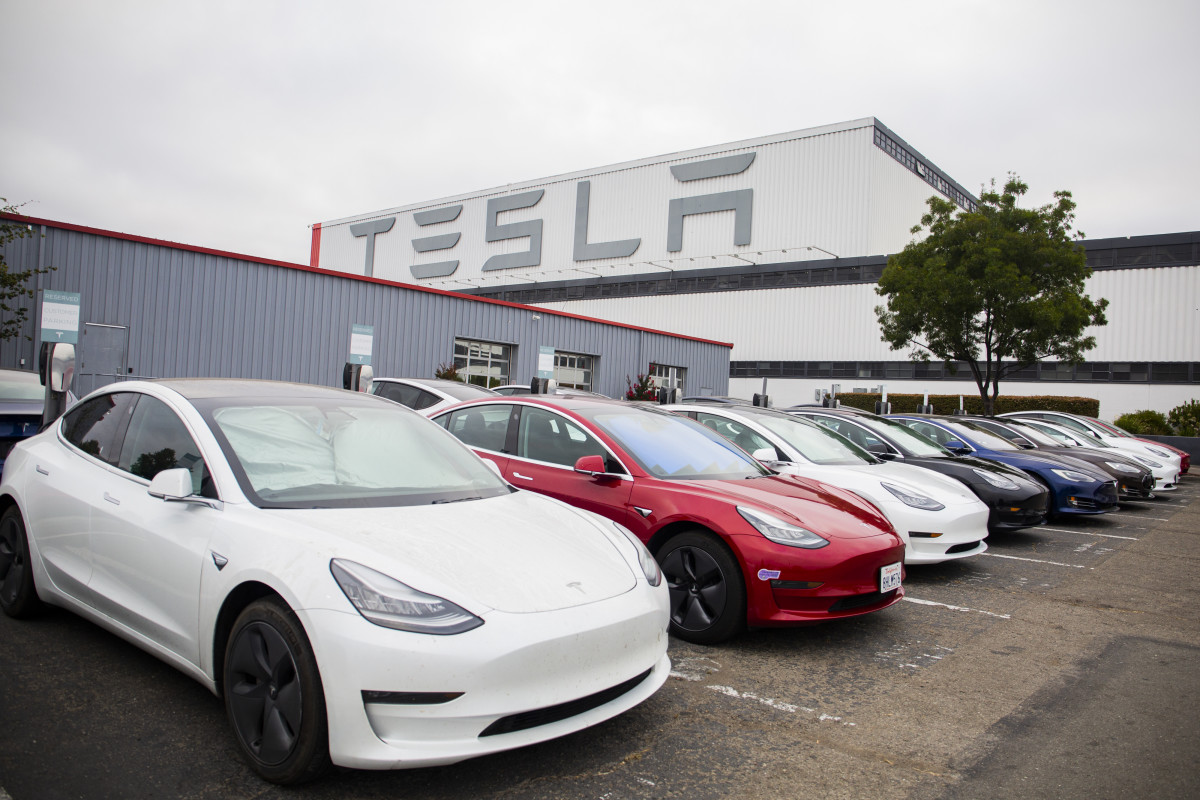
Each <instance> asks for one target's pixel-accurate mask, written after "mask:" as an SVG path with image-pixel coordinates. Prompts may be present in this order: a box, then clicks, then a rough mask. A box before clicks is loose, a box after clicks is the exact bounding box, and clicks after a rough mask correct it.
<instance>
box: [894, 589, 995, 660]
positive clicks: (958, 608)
mask: <svg viewBox="0 0 1200 800" xmlns="http://www.w3.org/2000/svg"><path fill="white" fill-rule="evenodd" d="M904 599H905V600H907V601H908V602H910V603H916V604H918V605H922V606H939V607H941V608H948V609H950V610H951V611H973V612H975V613H976V614H986V615H988V616H989V617H997V618H999V619H1012V617H1010V616H1009V615H1008V614H993V613H992V612H991V611H980V610H979V609H978V608H965V607H964V606H952V605H950V604H949V603H937V602H934V601H933V600H918V599H917V598H915V597H909V596H908V595H905V596H904ZM938 658H941V656H938Z"/></svg>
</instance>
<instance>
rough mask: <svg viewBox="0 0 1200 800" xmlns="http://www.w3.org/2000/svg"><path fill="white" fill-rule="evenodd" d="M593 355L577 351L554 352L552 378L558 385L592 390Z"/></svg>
mask: <svg viewBox="0 0 1200 800" xmlns="http://www.w3.org/2000/svg"><path fill="white" fill-rule="evenodd" d="M594 363H595V356H585V355H580V354H579V353H560V352H557V351H556V352H555V353H554V380H556V381H558V385H559V386H564V387H567V388H570V389H584V390H585V391H589V392H590V391H592V374H593V369H592V366H593V364H594Z"/></svg>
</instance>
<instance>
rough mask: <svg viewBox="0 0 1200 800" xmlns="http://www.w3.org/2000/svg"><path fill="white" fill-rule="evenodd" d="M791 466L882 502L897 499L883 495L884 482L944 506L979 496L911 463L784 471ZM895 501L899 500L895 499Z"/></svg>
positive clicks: (803, 466) (813, 466)
mask: <svg viewBox="0 0 1200 800" xmlns="http://www.w3.org/2000/svg"><path fill="white" fill-rule="evenodd" d="M789 468H790V469H794V470H795V471H796V472H795V474H797V475H804V476H806V477H810V478H815V479H817V480H820V481H824V482H826V483H831V484H833V485H834V486H840V487H842V488H843V489H850V490H851V491H854V492H859V493H865V494H867V496H868V497H869V498H871V499H872V500H875V498H876V497H878V498H880V499H881V500H883V501H885V502H890V501H892V500H896V498H895V497H893V496H892V495H890V494H887V495H884V494H882V492H883V491H884V490H883V488H882V487H881V486H880V483H882V482H887V483H890V484H892V485H894V486H897V487H899V488H901V489H904V490H906V491H909V492H913V493H915V494H923V495H925V496H927V497H929V498H931V499H933V500H936V501H938V502H939V503H941V504H942V505H944V506H960V505H975V504H977V503H978V502H979V498H978V497H977V496H976V494H975V493H974V492H972V491H971V490H970V489H968V488H967V487H966V486H965V485H963V484H962V483H961V482H959V481H956V480H954V479H953V478H947V477H945V476H943V475H939V474H938V473H936V472H933V471H932V470H928V469H924V468H922V467H916V466H912V465H910V464H896V463H894V462H890V461H884V462H881V463H879V464H839V465H836V466H835V465H824V464H811V463H809V464H788V465H784V466H783V467H780V469H782V470H784V471H788V470H789ZM897 502H900V501H899V500H897Z"/></svg>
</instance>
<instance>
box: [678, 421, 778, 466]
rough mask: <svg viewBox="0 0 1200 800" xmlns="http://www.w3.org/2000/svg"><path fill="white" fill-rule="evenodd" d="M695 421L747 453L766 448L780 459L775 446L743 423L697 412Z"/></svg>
mask: <svg viewBox="0 0 1200 800" xmlns="http://www.w3.org/2000/svg"><path fill="white" fill-rule="evenodd" d="M689 416H690V415H689ZM695 419H696V421H697V422H699V423H700V424H701V425H703V426H704V427H706V428H711V429H712V430H714V431H716V432H717V433H719V434H721V435H722V436H724V437H725V438H726V439H728V440H729V441H731V442H733V443H734V444H736V445H737V446H738V447H740V448H742V449H743V450H745V451H746V452H747V453H751V454H753V453H754V451H756V450H762V449H764V448H766V449H769V450H770V451H771V452H772V453H774V454H775V456H774V457H775V458H779V451H777V450H776V449H775V445H773V444H771V442H770V441H768V440H767V438H766V437H765V436H761V435H759V434H758V433H757V432H755V431H753V430H751V429H750V428H749V427H748V426H747V425H745V424H743V423H741V422H735V421H734V420H731V419H728V418H726V417H720V416H717V415H716V414H709V413H707V412H704V411H700V412H697V413H696V417H695Z"/></svg>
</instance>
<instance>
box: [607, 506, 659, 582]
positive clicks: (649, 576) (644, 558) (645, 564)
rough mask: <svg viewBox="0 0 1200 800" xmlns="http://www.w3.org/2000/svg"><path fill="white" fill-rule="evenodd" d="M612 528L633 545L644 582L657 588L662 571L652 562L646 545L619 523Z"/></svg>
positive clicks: (655, 562)
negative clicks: (644, 578) (644, 577)
mask: <svg viewBox="0 0 1200 800" xmlns="http://www.w3.org/2000/svg"><path fill="white" fill-rule="evenodd" d="M609 522H611V523H612V526H613V527H614V528H616V529H617V530H618V531H620V532H621V534H622V535H623V536H624V537H625V538H626V539H628V540H629V541H630V542H631V543H633V548H634V549H635V550H636V551H637V554H638V566H639V567H641V568H642V574H644V575H645V576H646V580H647V581H649V582H650V585H651V586H658V585H659V584H660V583H662V570H661V569H659V568H658V562H657V561H655V560H654V556H652V555H650V551H649V550H647V549H646V545H644V544H642V540H641V539H639V538H638V537H637V536H636V535H634V533H633V531H631V530H629V528H626V527H625V526H624V525H622V524H620V523H619V522H612V520H609Z"/></svg>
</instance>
